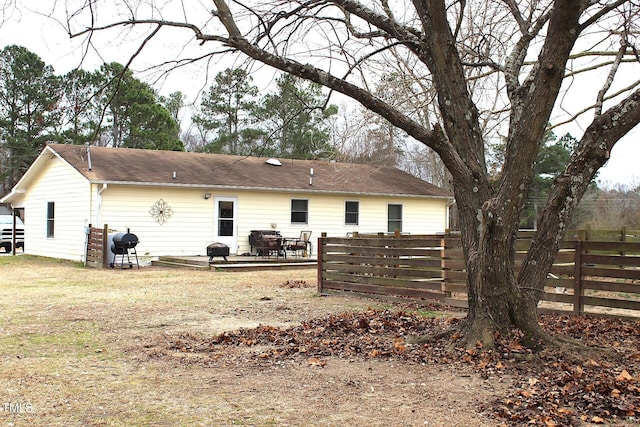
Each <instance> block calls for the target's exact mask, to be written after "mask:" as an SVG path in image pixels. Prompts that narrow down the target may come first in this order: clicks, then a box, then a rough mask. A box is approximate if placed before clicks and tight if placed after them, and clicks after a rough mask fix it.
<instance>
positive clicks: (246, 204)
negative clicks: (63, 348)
mask: <svg viewBox="0 0 640 427" xmlns="http://www.w3.org/2000/svg"><path fill="white" fill-rule="evenodd" d="M0 201H1V202H6V203H10V204H11V205H12V207H13V208H14V209H19V210H21V211H22V216H23V217H24V220H25V252H26V253H29V254H34V255H41V256H47V257H54V258H63V259H69V260H74V261H83V260H84V256H85V245H86V243H85V239H86V232H85V231H86V227H87V226H88V225H89V224H91V225H93V226H94V227H95V226H97V227H102V226H104V225H105V224H107V225H108V227H109V229H110V230H111V231H114V232H125V231H128V230H129V231H130V232H131V233H134V234H136V236H138V238H139V239H140V242H139V244H138V246H137V247H136V250H137V253H138V255H139V256H145V255H146V256H149V257H158V256H162V255H185V256H192V255H205V254H206V247H207V245H208V244H210V243H212V242H222V243H225V244H227V245H229V247H230V251H231V253H232V254H246V253H249V252H250V246H249V239H248V236H249V234H250V232H251V230H270V229H272V228H275V229H277V230H278V231H279V232H280V233H281V234H282V235H283V236H285V237H296V236H300V233H301V232H302V231H312V241H315V238H317V237H319V236H320V235H321V233H323V232H325V233H327V235H329V236H345V235H348V234H349V233H353V232H359V233H377V232H388V231H393V229H395V228H399V229H400V230H401V231H402V232H403V233H411V234H427V233H436V232H443V231H444V230H445V229H446V228H447V227H448V210H449V206H450V205H451V203H452V198H451V196H450V195H449V194H448V193H446V192H444V191H443V190H441V189H439V188H438V187H435V186H433V185H431V184H429V183H427V182H425V181H422V180H420V179H417V178H415V177H413V176H411V175H409V174H407V173H405V172H402V171H400V170H398V169H396V168H388V167H376V166H370V165H355V164H345V163H335V162H325V161H305V160H281V161H280V162H276V161H270V162H267V159H265V158H257V157H240V156H226V155H216V154H199V153H184V152H167V151H154V150H133V149H124V148H104V147H90V148H88V147H85V146H73V145H58V144H51V145H48V146H47V147H46V148H45V149H44V150H43V152H42V153H41V154H40V155H39V157H38V158H37V159H36V160H35V162H34V163H33V164H32V165H31V167H30V168H29V169H28V171H27V172H26V173H25V175H24V176H23V177H22V178H21V180H20V181H19V182H18V184H16V186H15V187H14V188H13V189H12V191H11V192H10V193H9V194H8V195H6V196H5V197H4V198H3V199H1V200H0ZM313 247H314V248H315V244H314V245H313Z"/></svg>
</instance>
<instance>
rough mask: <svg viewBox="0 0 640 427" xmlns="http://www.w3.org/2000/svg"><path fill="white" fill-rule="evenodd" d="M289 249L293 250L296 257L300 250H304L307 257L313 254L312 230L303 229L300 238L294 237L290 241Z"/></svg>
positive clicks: (303, 252)
mask: <svg viewBox="0 0 640 427" xmlns="http://www.w3.org/2000/svg"><path fill="white" fill-rule="evenodd" d="M287 249H288V250H290V251H293V252H294V253H295V255H296V257H297V256H298V255H299V253H300V252H302V255H303V256H305V257H309V256H311V231H308V230H303V231H301V232H300V238H298V239H294V240H292V241H291V242H290V243H288V245H287Z"/></svg>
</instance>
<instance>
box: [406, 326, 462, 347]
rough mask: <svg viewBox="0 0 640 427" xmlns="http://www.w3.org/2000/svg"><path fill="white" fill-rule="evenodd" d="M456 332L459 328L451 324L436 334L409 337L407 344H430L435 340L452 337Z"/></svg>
mask: <svg viewBox="0 0 640 427" xmlns="http://www.w3.org/2000/svg"><path fill="white" fill-rule="evenodd" d="M456 332H458V328H457V327H455V326H451V327H449V328H447V329H444V330H442V331H440V332H438V333H435V334H427V335H421V336H417V337H410V338H408V339H407V344H429V343H432V342H434V341H439V340H441V339H443V338H452V337H453V335H454V334H455V333H456Z"/></svg>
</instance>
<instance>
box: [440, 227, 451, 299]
mask: <svg viewBox="0 0 640 427" xmlns="http://www.w3.org/2000/svg"><path fill="white" fill-rule="evenodd" d="M447 237H451V235H450V233H449V230H446V231H445V234H444V236H443V237H442V239H440V274H441V275H442V284H441V287H440V289H441V290H442V293H444V295H445V297H447V298H451V292H450V291H447V268H446V263H445V258H446V256H447Z"/></svg>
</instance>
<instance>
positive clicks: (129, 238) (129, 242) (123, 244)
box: [110, 231, 140, 268]
mask: <svg viewBox="0 0 640 427" xmlns="http://www.w3.org/2000/svg"><path fill="white" fill-rule="evenodd" d="M137 245H138V236H136V235H135V234H133V233H129V232H128V231H127V232H126V233H116V234H114V235H113V236H112V241H111V252H112V253H113V254H115V257H114V259H113V262H112V263H111V264H110V267H111V268H113V267H115V266H116V265H117V262H116V261H117V259H118V255H120V268H124V267H125V263H124V257H125V255H126V256H127V264H128V265H129V268H133V263H132V262H131V257H130V254H133V255H135V258H136V265H137V266H138V268H140V263H139V262H138V253H137V252H136V249H135V248H136V246H137Z"/></svg>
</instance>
